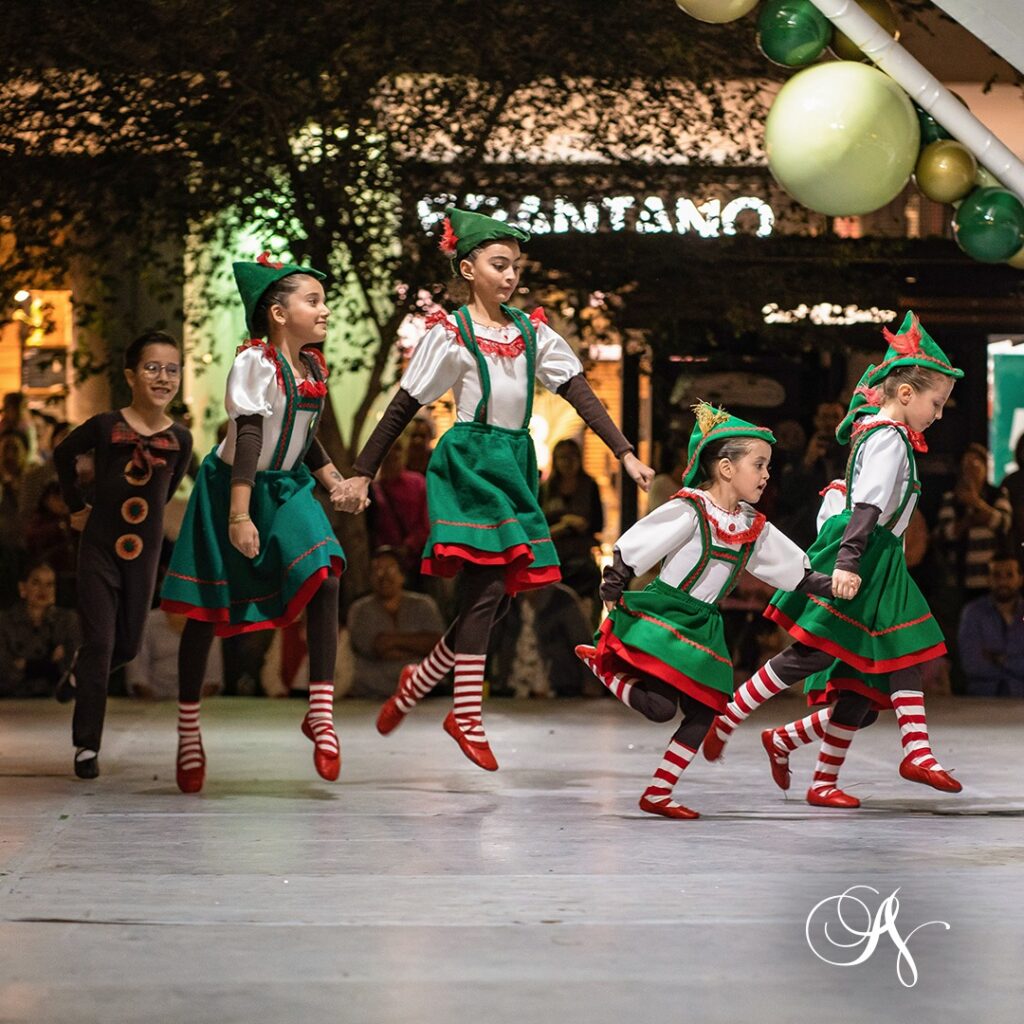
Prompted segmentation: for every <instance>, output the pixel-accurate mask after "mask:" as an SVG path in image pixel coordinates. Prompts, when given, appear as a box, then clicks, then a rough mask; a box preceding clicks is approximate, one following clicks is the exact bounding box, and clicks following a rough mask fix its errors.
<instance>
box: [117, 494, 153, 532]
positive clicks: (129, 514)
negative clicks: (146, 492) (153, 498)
mask: <svg viewBox="0 0 1024 1024" xmlns="http://www.w3.org/2000/svg"><path fill="white" fill-rule="evenodd" d="M121 515H122V517H123V518H124V521H125V522H126V523H131V524H132V526H135V525H136V524H138V523H141V522H142V521H143V520H144V519H145V518H146V516H148V515H149V502H148V501H146V499H145V498H129V499H128V500H127V501H126V502H125V503H124V504H123V505H122V506H121Z"/></svg>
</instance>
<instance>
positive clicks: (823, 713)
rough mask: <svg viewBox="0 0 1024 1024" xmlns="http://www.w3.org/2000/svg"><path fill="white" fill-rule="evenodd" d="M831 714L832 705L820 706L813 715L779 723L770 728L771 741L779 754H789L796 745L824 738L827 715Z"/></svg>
mask: <svg viewBox="0 0 1024 1024" xmlns="http://www.w3.org/2000/svg"><path fill="white" fill-rule="evenodd" d="M831 714H832V707H831V705H830V706H829V707H825V708H821V709H820V710H819V711H815V712H814V714H813V715H808V716H807V717H806V718H801V719H798V720H797V721H796V722H790V723H789V724H788V725H780V726H779V727H778V728H777V729H772V742H773V743H774V744H775V749H776V750H778V751H779V753H780V754H786V755H787V756H788V755H789V754H791V753H792V752H793V751H794V750H796V748H797V747H802V746H804V745H806V744H808V743H813V742H814V741H815V740H816V739H819V740H820V739H824V738H825V726H826V725H828V719H829V715H831Z"/></svg>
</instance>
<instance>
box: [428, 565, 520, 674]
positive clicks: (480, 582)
mask: <svg viewBox="0 0 1024 1024" xmlns="http://www.w3.org/2000/svg"><path fill="white" fill-rule="evenodd" d="M511 607H512V598H511V597H510V596H509V595H508V594H507V593H506V592H505V567H504V566H491V565H471V564H467V565H466V566H465V567H464V568H463V569H462V593H461V595H460V598H459V615H458V618H457V619H455V621H454V622H453V623H452V624H451V625H450V626H449V627H448V630H447V632H446V633H445V635H444V640H443V642H444V645H445V646H446V647H447V648H448V650H450V651H454V652H455V653H456V654H486V653H487V645H488V643H489V641H490V639H491V630H492V629H493V628H494V626H495V624H496V623H497V622H499V621H500V620H501V619H503V618H504V617H505V616H506V615H507V614H508V610H509V608H511Z"/></svg>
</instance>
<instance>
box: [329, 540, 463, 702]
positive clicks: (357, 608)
mask: <svg viewBox="0 0 1024 1024" xmlns="http://www.w3.org/2000/svg"><path fill="white" fill-rule="evenodd" d="M404 582H405V579H404V576H403V573H402V565H401V561H400V559H399V556H398V552H396V551H393V550H391V549H390V548H381V549H379V550H377V551H376V552H375V553H374V556H373V559H372V560H371V562H370V587H371V591H372V592H371V593H369V594H367V595H366V597H361V598H359V600H358V601H356V602H355V603H354V604H353V605H352V607H351V608H350V609H349V613H348V631H349V636H350V638H351V643H352V650H353V652H354V653H355V674H354V677H353V680H352V688H351V689H350V690H349V692H348V696H349V697H371V698H373V699H375V700H376V699H381V698H384V697H390V696H391V694H393V693H394V692H395V687H396V686H397V685H398V675H399V673H400V672H401V671H402V668H403V667H404V666H405V665H408V664H409V663H410V662H416V661H419V660H420V659H421V658H424V657H426V655H427V654H428V653H429V652H430V650H431V648H433V646H434V644H436V643H437V641H438V640H440V639H441V634H442V633H443V632H444V621H443V620H442V618H441V612H440V611H439V610H438V607H437V604H436V603H435V602H434V599H433V598H432V597H428V596H427V595H426V594H414V593H412V592H411V591H408V590H405V589H404Z"/></svg>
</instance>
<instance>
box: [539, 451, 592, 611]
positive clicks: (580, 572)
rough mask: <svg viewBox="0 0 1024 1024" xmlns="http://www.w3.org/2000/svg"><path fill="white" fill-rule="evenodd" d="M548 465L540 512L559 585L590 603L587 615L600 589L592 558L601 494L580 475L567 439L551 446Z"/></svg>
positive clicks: (579, 455) (579, 459) (578, 454)
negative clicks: (556, 562) (559, 573)
mask: <svg viewBox="0 0 1024 1024" xmlns="http://www.w3.org/2000/svg"><path fill="white" fill-rule="evenodd" d="M551 462H552V465H553V468H552V470H551V476H550V477H548V479H547V482H546V483H545V484H544V486H543V487H542V488H541V492H540V505H541V509H542V510H543V512H544V516H545V517H546V519H547V521H548V523H549V524H550V526H551V539H552V540H553V541H554V542H555V550H556V551H557V552H558V559H559V561H560V562H561V563H562V582H563V583H565V584H566V586H569V587H572V589H573V590H575V591H576V593H577V594H579V596H580V597H581V598H583V599H584V600H585V601H589V602H590V607H589V608H588V611H590V610H592V609H594V608H596V607H597V591H598V588H599V587H600V585H601V570H600V569H598V567H597V563H596V562H595V561H594V555H593V548H594V547H595V545H596V544H597V535H598V534H599V533H600V532H601V531H602V530H603V529H604V507H603V506H602V505H601V492H600V490H599V488H598V486H597V481H596V480H595V479H594V478H593V477H592V476H589V475H588V474H586V473H585V472H584V471H583V452H582V450H581V449H580V446H579V444H577V443H576V442H575V441H573V440H572V439H571V438H565V439H563V440H561V441H559V442H558V444H556V445H555V448H554V451H553V452H552V453H551ZM588 617H589V616H588Z"/></svg>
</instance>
